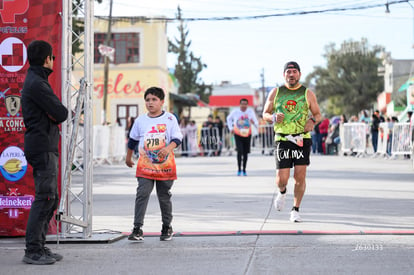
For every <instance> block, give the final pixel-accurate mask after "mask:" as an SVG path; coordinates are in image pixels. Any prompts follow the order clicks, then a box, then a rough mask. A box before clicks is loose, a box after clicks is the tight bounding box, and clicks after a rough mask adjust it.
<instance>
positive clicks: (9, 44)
mask: <svg viewBox="0 0 414 275" xmlns="http://www.w3.org/2000/svg"><path fill="white" fill-rule="evenodd" d="M61 14H62V2H61V1H56V0H7V1H6V0H0V140H1V142H0V172H1V173H0V236H23V235H25V233H26V223H27V219H28V216H29V211H30V207H31V204H32V202H33V200H34V194H35V190H34V181H33V175H32V168H31V167H30V165H28V163H27V161H26V159H25V156H24V151H23V148H24V146H23V145H24V131H25V126H24V123H23V117H22V108H21V101H20V99H21V91H22V88H23V83H24V79H25V76H26V71H27V69H28V68H29V63H28V60H27V46H28V45H29V43H30V42H31V41H33V40H45V41H47V42H49V43H50V44H51V45H52V47H53V54H54V55H55V56H56V61H55V64H54V72H53V73H52V74H51V75H50V77H49V81H50V84H51V85H52V88H53V90H54V92H55V93H56V94H57V96H58V97H59V98H61V37H62V17H61ZM59 186H60V184H59Z"/></svg>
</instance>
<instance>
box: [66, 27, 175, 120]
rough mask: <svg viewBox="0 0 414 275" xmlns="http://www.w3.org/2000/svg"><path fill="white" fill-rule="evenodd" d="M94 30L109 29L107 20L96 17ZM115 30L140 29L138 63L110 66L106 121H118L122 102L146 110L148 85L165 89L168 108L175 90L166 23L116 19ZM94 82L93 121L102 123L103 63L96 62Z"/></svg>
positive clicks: (79, 72)
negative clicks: (169, 63) (168, 54)
mask: <svg viewBox="0 0 414 275" xmlns="http://www.w3.org/2000/svg"><path fill="white" fill-rule="evenodd" d="M94 28H95V29H94V30H95V32H106V31H107V21H106V20H99V19H96V20H95V22H94ZM112 32H113V33H115V32H139V33H140V44H139V48H140V49H139V54H140V62H139V63H128V64H113V63H110V66H109V78H108V97H107V113H106V117H107V120H108V121H109V122H111V123H114V122H115V121H116V106H117V105H119V104H138V110H139V114H143V113H145V112H146V109H145V104H144V99H143V95H144V92H145V90H146V89H147V88H149V87H152V86H158V87H161V88H163V89H164V91H165V92H166V97H165V110H168V106H169V101H168V98H169V93H170V92H175V91H176V87H175V86H174V84H173V82H172V80H171V78H170V76H169V73H168V69H167V51H168V40H167V35H166V24H165V23H161V22H159V23H158V22H157V23H145V22H132V21H128V22H120V21H118V22H115V23H114V24H113V25H112ZM82 74H83V71H82V70H81V69H80V68H78V67H75V70H74V77H75V79H74V81H75V82H76V83H79V82H78V80H79V79H80V77H82ZM93 75H94V83H93V87H94V88H93V97H92V100H93V112H94V114H93V123H94V124H100V123H101V119H102V110H103V100H102V98H103V84H104V64H95V65H94V73H93Z"/></svg>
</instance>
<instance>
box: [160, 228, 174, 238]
mask: <svg viewBox="0 0 414 275" xmlns="http://www.w3.org/2000/svg"><path fill="white" fill-rule="evenodd" d="M173 234H174V232H173V229H172V227H171V225H163V226H162V229H161V236H160V240H161V241H171V239H172V237H173Z"/></svg>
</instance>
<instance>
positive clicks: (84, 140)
mask: <svg viewBox="0 0 414 275" xmlns="http://www.w3.org/2000/svg"><path fill="white" fill-rule="evenodd" d="M62 1H63V14H62V17H63V30H62V102H63V104H64V105H65V106H67V107H68V109H69V116H68V119H67V121H66V122H65V123H64V124H63V125H62V148H61V171H62V173H61V175H62V178H61V183H62V184H61V201H60V205H59V209H58V213H57V220H58V234H57V236H58V238H59V235H60V236H61V237H62V238H66V237H70V235H71V234H74V233H76V234H78V235H79V233H80V232H82V238H83V239H86V238H89V237H91V235H92V184H93V163H92V156H93V155H92V135H93V133H92V129H93V127H92V88H93V86H92V83H93V45H94V43H93V4H94V1H93V0H81V1H74V0H73V1H72V0H62ZM75 18H76V19H78V20H80V21H82V22H83V23H84V30H83V32H82V33H76V32H74V30H73V22H74V19H75ZM74 43H80V46H81V47H80V48H81V49H83V53H82V54H81V55H79V56H78V55H76V56H74V55H73V54H72V45H73V44H74ZM75 66H76V67H81V68H82V70H83V77H82V79H81V80H80V81H79V82H80V83H78V81H76V80H74V79H75V78H74V77H73V75H72V72H73V69H74V68H75ZM73 179H76V181H72V180H73ZM59 224H61V225H62V227H61V231H60V230H59ZM59 232H60V233H59ZM58 240H59V239H58Z"/></svg>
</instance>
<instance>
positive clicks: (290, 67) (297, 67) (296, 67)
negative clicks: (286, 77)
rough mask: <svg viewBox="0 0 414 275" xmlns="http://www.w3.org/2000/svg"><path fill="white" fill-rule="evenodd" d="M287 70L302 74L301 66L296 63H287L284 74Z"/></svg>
mask: <svg viewBox="0 0 414 275" xmlns="http://www.w3.org/2000/svg"><path fill="white" fill-rule="evenodd" d="M287 69H296V70H298V71H299V72H300V67H299V64H298V63H296V62H295V61H289V62H288V63H286V64H285V68H284V70H283V72H286V70H287Z"/></svg>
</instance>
